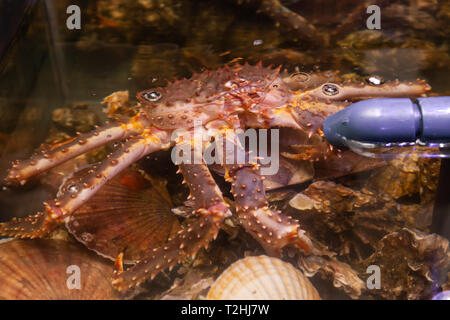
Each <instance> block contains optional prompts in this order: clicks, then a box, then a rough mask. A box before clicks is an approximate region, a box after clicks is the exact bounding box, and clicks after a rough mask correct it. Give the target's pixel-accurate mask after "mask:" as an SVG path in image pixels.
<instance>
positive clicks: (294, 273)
mask: <svg viewBox="0 0 450 320" xmlns="http://www.w3.org/2000/svg"><path fill="white" fill-rule="evenodd" d="M208 299H214V300H241V299H243V300H269V299H270V300H319V299H320V296H319V294H318V293H317V290H316V288H314V286H313V285H312V284H311V282H310V281H309V280H308V279H307V278H306V276H305V275H303V273H302V272H301V271H300V270H298V269H296V268H294V267H293V266H292V265H291V264H289V263H287V262H284V261H282V260H280V259H277V258H271V257H268V256H259V257H247V258H244V259H241V260H238V261H236V262H235V263H233V264H232V265H231V266H229V267H228V268H227V269H226V270H225V271H224V272H223V273H222V274H221V275H220V276H219V278H217V280H216V281H215V282H214V284H213V285H212V287H211V289H210V290H209V292H208Z"/></svg>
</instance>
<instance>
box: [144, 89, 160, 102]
mask: <svg viewBox="0 0 450 320" xmlns="http://www.w3.org/2000/svg"><path fill="white" fill-rule="evenodd" d="M142 97H143V98H144V99H145V100H147V101H150V102H156V101H158V100H159V99H161V97H162V94H161V93H160V92H158V91H150V92H146V93H144V94H143V95H142Z"/></svg>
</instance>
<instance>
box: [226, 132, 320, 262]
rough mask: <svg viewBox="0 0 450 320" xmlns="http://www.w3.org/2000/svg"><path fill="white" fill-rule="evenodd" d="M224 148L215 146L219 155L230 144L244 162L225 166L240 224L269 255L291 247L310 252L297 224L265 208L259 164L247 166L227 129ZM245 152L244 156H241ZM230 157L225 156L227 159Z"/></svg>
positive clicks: (240, 147)
mask: <svg viewBox="0 0 450 320" xmlns="http://www.w3.org/2000/svg"><path fill="white" fill-rule="evenodd" d="M223 141H224V145H223V146H222V147H218V150H219V152H220V150H222V155H221V157H222V159H225V158H223V155H224V154H226V153H227V152H228V153H229V151H230V150H232V149H231V148H230V147H229V145H234V148H233V150H234V152H235V157H236V158H235V159H236V160H237V159H239V158H240V159H244V158H245V162H246V163H245V164H238V162H237V161H236V162H234V163H226V161H224V162H225V163H224V167H225V169H226V172H227V174H226V176H225V177H226V179H227V180H228V181H230V182H231V183H232V193H233V196H234V199H235V201H236V210H237V213H238V217H239V221H240V223H241V225H242V226H243V227H244V228H245V229H246V230H247V231H248V232H249V233H250V234H251V235H252V236H253V237H254V238H255V239H256V240H257V241H258V242H259V243H260V244H261V245H262V246H263V247H264V249H265V250H266V252H267V253H268V254H271V255H275V256H279V255H280V253H281V249H282V248H283V247H285V246H286V245H289V244H293V245H295V246H296V247H298V248H300V249H302V250H303V251H304V252H306V253H310V252H311V250H312V244H311V241H310V240H309V238H308V237H307V236H306V235H305V234H304V233H305V232H304V231H303V230H301V229H300V225H299V224H298V221H296V220H293V219H292V218H291V217H287V216H284V215H282V214H281V212H280V211H275V210H272V209H270V208H269V203H268V202H267V199H266V194H265V190H264V184H263V179H264V178H263V177H262V176H261V174H260V170H259V165H258V164H257V163H251V161H250V160H249V159H248V158H249V154H248V153H247V152H246V151H245V150H244V148H243V147H242V145H241V143H240V142H239V139H238V137H237V136H236V135H235V134H234V132H233V131H232V130H227V132H226V134H225V138H224V139H223ZM244 153H245V155H244ZM230 158H233V157H230V156H229V155H228V159H230Z"/></svg>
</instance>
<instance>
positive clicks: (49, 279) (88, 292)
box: [0, 239, 119, 300]
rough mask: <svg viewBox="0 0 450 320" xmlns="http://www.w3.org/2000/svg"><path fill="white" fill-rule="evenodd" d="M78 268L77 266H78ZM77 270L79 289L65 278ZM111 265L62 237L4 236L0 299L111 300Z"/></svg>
mask: <svg viewBox="0 0 450 320" xmlns="http://www.w3.org/2000/svg"><path fill="white" fill-rule="evenodd" d="M78 268H79V269H78ZM77 272H79V273H80V278H79V279H80V280H79V281H80V283H79V286H80V290H75V289H73V288H72V289H71V285H74V286H76V285H77V283H76V281H74V282H73V283H69V282H68V278H69V277H70V276H71V274H72V275H75V273H77ZM111 273H112V265H111V263H108V261H106V260H105V259H103V258H101V257H99V256H97V255H96V254H94V253H92V252H89V250H86V249H84V248H81V246H78V245H76V244H73V243H71V242H68V241H63V240H49V239H39V240H18V239H13V240H6V241H3V242H1V243H0V283H1V291H0V299H2V300H3V299H6V300H56V299H57V300H112V299H118V298H119V295H118V293H117V292H116V291H115V290H114V288H113V286H112V285H111V279H110V276H111Z"/></svg>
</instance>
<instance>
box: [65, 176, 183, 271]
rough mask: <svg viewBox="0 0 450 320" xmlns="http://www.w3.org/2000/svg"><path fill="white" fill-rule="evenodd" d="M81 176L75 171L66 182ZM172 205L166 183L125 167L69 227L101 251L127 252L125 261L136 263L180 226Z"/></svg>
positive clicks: (113, 256)
mask: <svg viewBox="0 0 450 320" xmlns="http://www.w3.org/2000/svg"><path fill="white" fill-rule="evenodd" d="M80 175H81V176H82V173H81V174H80ZM77 178H78V176H77V175H75V176H74V177H73V178H72V179H70V180H68V181H67V182H66V183H65V185H64V186H67V185H70V184H73V185H76V181H77V180H76V179H77ZM74 183H75V184H74ZM64 186H63V187H62V188H63V189H64ZM171 207H172V203H171V201H170V196H169V195H168V193H167V191H166V189H165V187H161V188H159V187H157V186H154V185H152V186H151V187H150V183H149V181H147V179H144V177H143V176H142V174H141V173H139V172H138V171H137V170H125V171H124V172H122V173H120V174H119V175H118V176H117V177H115V178H114V179H112V180H110V181H108V182H107V183H106V184H105V185H104V186H103V187H102V188H101V189H100V190H99V191H98V192H97V193H96V194H95V195H94V196H93V197H92V198H91V199H90V200H89V201H88V202H86V203H85V204H84V205H83V206H81V207H80V208H79V209H78V210H77V211H76V212H75V214H74V215H72V216H71V217H70V219H68V221H67V222H66V227H67V229H68V230H69V232H70V233H72V234H73V235H74V236H75V238H76V239H77V240H78V241H80V242H81V243H83V244H84V245H86V246H87V247H88V248H89V249H91V250H93V251H95V252H97V253H98V254H100V255H102V256H104V257H106V258H109V259H112V260H114V259H116V257H117V256H118V255H119V253H124V258H123V259H124V262H125V263H134V262H135V261H136V260H141V259H144V258H145V257H146V256H147V255H148V252H151V250H152V249H153V248H154V247H159V246H161V245H162V244H163V243H165V242H166V240H167V238H168V237H169V236H170V234H171V233H173V232H175V231H177V230H178V228H179V223H178V220H177V218H176V217H175V215H174V214H173V213H172V212H171V210H170V209H171Z"/></svg>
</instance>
